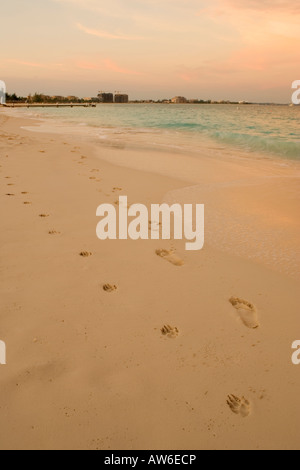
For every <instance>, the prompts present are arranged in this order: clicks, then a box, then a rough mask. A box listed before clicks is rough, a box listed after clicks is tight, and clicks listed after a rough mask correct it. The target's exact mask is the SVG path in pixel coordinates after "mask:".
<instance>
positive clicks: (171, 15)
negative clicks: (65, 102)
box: [0, 0, 300, 103]
mask: <svg viewBox="0 0 300 470" xmlns="http://www.w3.org/2000/svg"><path fill="white" fill-rule="evenodd" d="M0 41H1V60H0V80H4V81H5V82H6V85H7V89H8V92H9V93H13V92H16V93H17V94H19V95H24V96H27V95H28V94H29V93H35V92H39V93H45V94H49V95H76V96H80V97H90V96H96V95H97V93H98V91H111V92H114V91H121V92H127V93H128V94H129V95H130V99H163V98H171V97H173V96H177V95H181V96H186V97H187V98H198V99H199V98H201V99H213V100H220V99H230V100H248V101H257V102H278V103H286V102H289V101H290V100H291V95H292V90H291V85H292V82H294V81H295V80H299V79H300V2H299V0H289V1H286V0H106V1H104V0H26V2H24V0H9V1H5V2H4V1H3V2H1V29H0Z"/></svg>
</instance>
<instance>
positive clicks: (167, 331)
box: [160, 325, 179, 339]
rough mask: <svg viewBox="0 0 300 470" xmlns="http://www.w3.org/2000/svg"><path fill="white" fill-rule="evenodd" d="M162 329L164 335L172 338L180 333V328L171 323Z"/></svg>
mask: <svg viewBox="0 0 300 470" xmlns="http://www.w3.org/2000/svg"><path fill="white" fill-rule="evenodd" d="M160 331H161V334H162V335H163V336H166V337H167V338H170V339H175V338H177V337H178V335H179V330H178V328H176V327H175V328H173V327H172V326H170V325H164V326H163V328H162V329H161V330H160Z"/></svg>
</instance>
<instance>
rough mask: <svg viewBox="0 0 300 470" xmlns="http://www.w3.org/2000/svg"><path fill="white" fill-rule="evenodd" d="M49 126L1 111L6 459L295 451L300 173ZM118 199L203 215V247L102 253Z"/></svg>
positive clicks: (111, 248)
mask: <svg viewBox="0 0 300 470" xmlns="http://www.w3.org/2000/svg"><path fill="white" fill-rule="evenodd" d="M39 125H40V123H39V122H38V121H32V120H29V119H25V118H22V117H13V116H12V115H11V114H10V115H7V113H5V112H4V110H2V109H1V110H0V127H1V130H0V187H1V191H0V199H1V204H0V211H1V212H0V214H1V221H2V225H1V226H2V229H1V232H0V250H1V251H0V260H1V268H0V276H1V280H0V297H1V309H0V340H2V341H5V343H6V347H7V365H5V366H0V384H1V385H0V422H1V423H2V425H1V427H0V448H1V449H12V450H14V449H105V450H109V449H115V450H117V449H118V450H121V449H126V450H130V449H145V448H147V449H149V450H152V449H153V450H161V449H172V450H181V449H188V450H189V449H225V450H227V449H298V448H299V412H300V400H299V397H300V376H299V371H300V369H299V368H300V366H295V365H293V364H292V361H291V356H292V352H293V351H292V349H291V346H292V343H293V342H294V341H295V340H297V339H299V336H300V316H299V302H300V294H299V234H300V227H299V166H297V164H296V163H291V164H290V165H284V164H282V163H281V162H279V161H278V162H274V161H273V160H271V159H270V160H259V159H255V158H253V159H252V160H247V159H246V158H233V157H232V155H229V154H228V155H224V159H222V160H220V159H218V158H199V159H195V158H194V157H193V156H191V155H179V154H176V155H174V154H172V153H171V152H167V151H166V152H158V151H157V152H154V151H153V150H148V151H146V150H145V151H141V150H139V149H131V148H130V147H126V146H125V148H117V147H114V146H110V147H109V146H105V145H102V146H98V147H97V146H96V145H95V144H94V143H93V142H90V143H89V142H88V140H87V139H85V138H84V137H81V136H80V135H75V134H73V135H72V134H71V132H70V133H66V134H65V135H64V134H63V133H62V132H61V133H54V132H53V133H51V132H48V133H47V132H46V131H45V130H43V129H42V130H41V129H40V132H33V129H32V127H34V126H39ZM29 128H30V129H29ZM37 130H38V129H37ZM120 195H127V196H128V200H129V202H130V204H132V203H137V202H138V203H142V204H145V205H146V206H147V207H149V206H150V204H153V203H162V202H169V203H171V202H176V201H180V202H193V203H194V202H198V203H201V204H205V208H206V241H205V247H204V249H203V250H201V251H199V252H187V251H185V248H184V244H185V241H184V240H182V241H178V240H176V241H175V240H172V241H155V240H149V241H131V240H126V241H114V240H111V241H100V240H98V239H97V237H96V224H97V218H96V209H97V207H98V206H99V204H102V203H111V204H115V203H116V202H117V200H118V198H119V196H120ZM157 250H167V251H170V253H171V254H170V255H169V256H166V257H160V256H157V253H156V252H157ZM163 253H165V252H163ZM82 255H85V256H82ZM178 259H179V260H181V261H182V263H176V262H174V260H175V261H176V260H177V261H178ZM177 264H180V265H177Z"/></svg>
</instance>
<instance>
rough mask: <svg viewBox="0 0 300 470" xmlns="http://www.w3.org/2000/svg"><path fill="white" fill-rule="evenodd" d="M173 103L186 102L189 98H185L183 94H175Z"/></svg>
mask: <svg viewBox="0 0 300 470" xmlns="http://www.w3.org/2000/svg"><path fill="white" fill-rule="evenodd" d="M172 103H173V104H185V103H187V99H186V98H184V97H183V96H175V98H173V99H172Z"/></svg>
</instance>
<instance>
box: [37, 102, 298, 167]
mask: <svg viewBox="0 0 300 470" xmlns="http://www.w3.org/2000/svg"><path fill="white" fill-rule="evenodd" d="M30 111H32V110H28V112H30ZM38 113H39V115H40V116H47V117H52V118H56V119H59V120H63V121H67V122H68V123H73V124H76V125H81V126H88V127H92V128H94V129H98V130H99V137H100V138H101V139H102V140H103V139H105V138H110V139H111V138H113V136H118V140H119V141H120V140H121V137H120V136H121V134H122V133H123V134H124V135H125V133H127V134H130V132H131V133H144V134H146V133H147V132H148V133H150V134H151V133H154V134H156V135H157V133H158V132H161V133H163V135H164V138H165V141H166V142H167V141H168V139H169V142H170V144H174V142H175V141H176V144H178V142H180V139H178V138H177V139H176V138H175V136H177V137H180V135H182V136H184V142H185V145H187V142H188V140H189V137H190V139H191V140H190V144H191V145H195V142H196V141H197V140H198V139H204V138H205V139H208V140H210V141H214V142H216V143H218V144H221V145H226V146H232V147H237V148H240V149H243V150H245V151H250V152H259V153H262V154H268V155H274V156H278V157H282V158H288V159H294V160H299V159H300V126H299V118H300V107H299V106H295V107H289V106H256V105H246V106H245V105H239V106H237V105H157V104H145V105H143V104H137V105H135V104H129V105H98V106H97V107H96V108H61V109H56V108H50V109H39V111H38ZM150 140H151V139H150ZM179 145H180V144H179ZM170 146H171V145H170Z"/></svg>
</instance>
